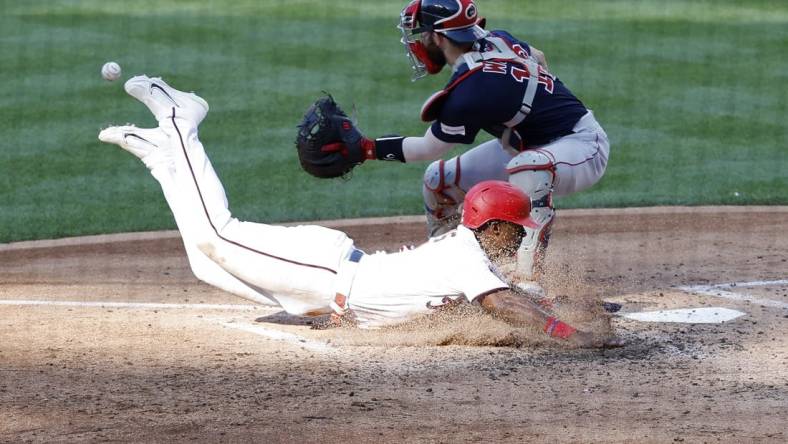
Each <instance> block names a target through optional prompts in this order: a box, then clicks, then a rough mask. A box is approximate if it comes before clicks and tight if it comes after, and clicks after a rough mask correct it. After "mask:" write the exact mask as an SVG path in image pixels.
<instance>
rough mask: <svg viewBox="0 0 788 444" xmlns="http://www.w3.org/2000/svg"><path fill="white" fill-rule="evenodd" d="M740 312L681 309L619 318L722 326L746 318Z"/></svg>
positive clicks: (713, 309)
mask: <svg viewBox="0 0 788 444" xmlns="http://www.w3.org/2000/svg"><path fill="white" fill-rule="evenodd" d="M745 314H746V313H743V312H741V311H738V310H731V309H730V308H722V307H701V308H679V309H675V310H659V311H642V312H638V313H619V314H617V316H620V317H622V318H626V319H632V320H634V321H641V322H679V323H684V324H722V323H723V322H727V321H732V320H734V319H736V318H738V317H741V316H744V315H745Z"/></svg>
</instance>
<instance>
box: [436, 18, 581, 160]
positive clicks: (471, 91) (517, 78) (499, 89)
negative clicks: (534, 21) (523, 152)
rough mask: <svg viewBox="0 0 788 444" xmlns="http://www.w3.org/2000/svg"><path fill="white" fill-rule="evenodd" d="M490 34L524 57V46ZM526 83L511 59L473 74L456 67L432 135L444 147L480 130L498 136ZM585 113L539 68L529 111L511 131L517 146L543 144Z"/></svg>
mask: <svg viewBox="0 0 788 444" xmlns="http://www.w3.org/2000/svg"><path fill="white" fill-rule="evenodd" d="M491 35H492V36H494V37H499V38H501V39H503V40H504V41H506V42H507V43H508V44H509V46H510V47H511V48H512V49H513V50H514V51H515V52H516V53H518V54H520V56H522V57H524V58H527V57H528V56H529V55H530V52H531V48H530V46H529V45H528V44H527V43H525V42H522V41H519V40H517V39H515V38H514V37H512V36H511V35H510V34H509V33H507V32H505V31H493V32H491ZM482 43H483V42H482ZM463 77H464V78H463ZM457 82H458V83H457ZM528 82H529V77H528V71H527V70H526V69H523V66H522V65H520V64H519V63H516V62H513V61H485V62H484V65H483V67H482V68H480V69H476V70H475V71H473V72H470V71H468V69H467V68H466V69H464V70H463V69H458V70H457V71H456V72H455V73H454V74H453V75H452V78H451V80H450V81H449V83H448V85H447V90H449V89H450V92H449V93H448V97H445V99H444V100H445V101H444V102H443V104H442V106H441V108H440V112H439V113H438V114H437V120H435V122H434V123H433V124H432V132H433V133H434V134H435V136H436V137H437V138H438V139H440V140H443V141H445V142H450V143H465V144H469V143H472V142H473V141H474V139H475V138H476V135H477V134H478V133H479V131H480V130H485V131H486V132H488V133H490V134H492V135H493V136H495V137H501V134H502V133H503V130H504V129H505V126H504V125H503V123H504V122H508V121H509V120H511V119H512V117H513V116H515V115H516V113H517V111H518V110H519V109H520V106H521V105H522V100H523V95H524V93H525V90H526V87H527V85H528ZM455 83H456V84H455ZM586 112H587V109H586V107H585V106H584V105H583V103H582V102H580V100H578V99H577V98H576V97H575V96H574V95H573V94H572V92H571V91H569V89H568V88H567V87H566V86H564V84H563V83H562V82H561V81H560V80H559V79H558V78H557V77H554V76H553V75H551V74H550V73H549V72H547V71H546V70H544V71H543V70H541V69H540V73H539V84H538V88H537V90H536V95H535V97H534V100H533V105H532V108H531V111H530V113H529V114H528V115H527V116H526V117H525V119H524V120H523V121H522V122H520V123H519V124H517V125H516V126H514V127H513V129H514V130H516V132H517V133H519V135H520V137H521V138H522V140H523V144H522V147H528V146H534V145H544V144H546V143H549V142H551V141H553V140H555V139H557V138H559V137H562V136H565V135H567V134H569V133H571V132H572V128H573V127H574V126H575V124H576V123H577V121H578V120H580V118H581V117H583V115H585V114H586Z"/></svg>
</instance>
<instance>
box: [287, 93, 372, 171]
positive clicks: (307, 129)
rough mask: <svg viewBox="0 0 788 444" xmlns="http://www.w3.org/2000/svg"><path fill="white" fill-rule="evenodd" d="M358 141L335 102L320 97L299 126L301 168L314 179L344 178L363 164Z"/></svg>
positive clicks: (351, 123) (350, 122)
mask: <svg viewBox="0 0 788 444" xmlns="http://www.w3.org/2000/svg"><path fill="white" fill-rule="evenodd" d="M361 139H362V136H361V133H360V132H359V131H358V129H356V127H355V125H353V122H352V121H351V120H350V119H349V118H348V116H347V114H345V113H344V112H343V111H342V110H341V109H340V108H339V105H337V103H336V102H334V98H333V97H331V95H327V96H326V97H321V98H320V99H318V100H317V101H316V102H315V103H313V104H312V106H310V107H309V109H307V110H306V114H304V119H303V120H302V121H301V124H299V125H298V136H296V140H295V144H296V149H297V150H298V159H299V161H300V162H301V167H302V168H303V169H304V171H306V172H307V173H309V174H311V175H313V176H315V177H321V178H329V177H339V176H344V175H345V174H347V173H348V172H350V170H352V169H353V168H354V167H355V166H356V165H358V164H360V163H362V162H363V161H364V155H363V152H362V149H361Z"/></svg>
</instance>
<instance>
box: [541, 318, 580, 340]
mask: <svg viewBox="0 0 788 444" xmlns="http://www.w3.org/2000/svg"><path fill="white" fill-rule="evenodd" d="M576 331H577V329H575V328H574V327H572V326H571V325H569V324H566V323H564V322H562V321H560V320H558V318H555V317H549V318H547V323H546V324H545V325H544V332H545V333H547V336H550V337H552V338H561V339H566V338H568V337H570V336H572V334H574V332H576Z"/></svg>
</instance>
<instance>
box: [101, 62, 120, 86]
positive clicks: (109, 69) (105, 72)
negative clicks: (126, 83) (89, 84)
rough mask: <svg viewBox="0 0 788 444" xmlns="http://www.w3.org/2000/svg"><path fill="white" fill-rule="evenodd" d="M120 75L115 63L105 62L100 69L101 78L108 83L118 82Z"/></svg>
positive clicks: (118, 67)
mask: <svg viewBox="0 0 788 444" xmlns="http://www.w3.org/2000/svg"><path fill="white" fill-rule="evenodd" d="M120 73H121V70H120V65H118V64H117V63H115V62H107V63H105V64H104V66H102V67H101V77H103V78H104V80H109V81H110V82H111V81H113V80H118V79H119V78H120Z"/></svg>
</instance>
